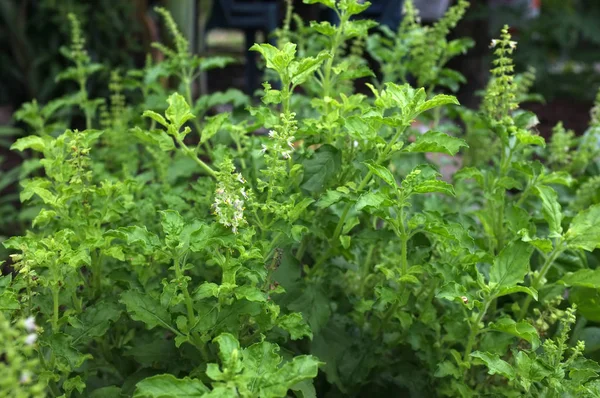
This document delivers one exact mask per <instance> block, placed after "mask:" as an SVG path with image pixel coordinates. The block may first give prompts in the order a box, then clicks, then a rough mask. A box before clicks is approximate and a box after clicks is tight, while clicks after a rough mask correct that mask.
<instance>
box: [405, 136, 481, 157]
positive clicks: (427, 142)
mask: <svg viewBox="0 0 600 398" xmlns="http://www.w3.org/2000/svg"><path fill="white" fill-rule="evenodd" d="M461 147H466V148H468V147H469V146H468V145H467V143H466V142H465V141H464V140H462V139H460V138H456V137H452V136H450V135H448V134H445V133H441V132H439V131H433V130H430V131H428V132H426V133H425V134H420V135H418V136H417V139H416V141H415V142H413V143H412V144H410V145H409V146H407V147H406V148H404V149H403V151H405V152H439V153H445V154H447V155H451V156H454V155H456V153H457V152H458V151H459V150H460V148H461Z"/></svg>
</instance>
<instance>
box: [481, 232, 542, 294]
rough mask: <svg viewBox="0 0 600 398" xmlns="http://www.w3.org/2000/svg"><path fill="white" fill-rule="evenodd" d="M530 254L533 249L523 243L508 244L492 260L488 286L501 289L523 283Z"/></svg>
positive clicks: (527, 270) (527, 269)
mask: <svg viewBox="0 0 600 398" xmlns="http://www.w3.org/2000/svg"><path fill="white" fill-rule="evenodd" d="M532 252H533V247H531V245H529V244H527V243H525V242H521V241H515V242H511V243H509V244H508V245H507V246H506V247H505V248H504V249H502V251H501V252H500V253H499V254H498V257H496V258H495V259H494V263H493V264H492V267H491V268H490V284H494V285H495V286H497V287H498V288H503V287H513V286H516V285H517V284H519V283H521V282H523V279H524V278H525V275H526V274H527V272H529V257H531V253H532Z"/></svg>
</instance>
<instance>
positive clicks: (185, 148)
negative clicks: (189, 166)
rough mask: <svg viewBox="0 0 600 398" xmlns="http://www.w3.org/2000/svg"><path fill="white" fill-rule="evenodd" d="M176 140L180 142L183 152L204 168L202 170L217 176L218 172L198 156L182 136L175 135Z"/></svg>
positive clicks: (214, 176)
mask: <svg viewBox="0 0 600 398" xmlns="http://www.w3.org/2000/svg"><path fill="white" fill-rule="evenodd" d="M175 140H176V141H177V144H179V146H180V147H181V148H182V149H183V152H184V153H185V154H186V155H188V156H189V157H190V158H192V159H193V160H194V161H195V162H196V163H197V164H198V165H199V166H200V167H201V168H202V170H204V171H205V172H206V174H208V175H209V176H211V177H213V178H217V172H216V171H214V170H213V169H212V168H211V167H210V166H209V165H207V164H206V163H204V162H203V161H202V159H200V158H199V157H198V155H197V154H196V152H195V151H193V150H191V149H190V148H189V147H188V146H187V145H185V143H184V142H183V140H182V139H181V138H179V137H175Z"/></svg>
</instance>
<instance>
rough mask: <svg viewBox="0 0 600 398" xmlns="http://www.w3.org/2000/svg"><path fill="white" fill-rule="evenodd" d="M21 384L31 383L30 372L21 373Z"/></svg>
mask: <svg viewBox="0 0 600 398" xmlns="http://www.w3.org/2000/svg"><path fill="white" fill-rule="evenodd" d="M19 382H20V383H21V384H29V383H31V372H30V371H28V370H24V371H23V372H21V378H19Z"/></svg>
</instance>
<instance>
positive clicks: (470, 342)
mask: <svg viewBox="0 0 600 398" xmlns="http://www.w3.org/2000/svg"><path fill="white" fill-rule="evenodd" d="M492 300H493V299H492V298H491V297H487V298H486V299H485V302H484V303H483V308H482V310H481V311H480V312H479V314H478V315H477V319H476V320H475V324H471V325H470V326H471V332H470V333H469V338H468V340H467V346H466V348H465V355H464V356H463V361H464V362H467V361H468V360H469V356H470V355H471V351H473V346H474V344H475V337H477V334H478V333H479V331H480V330H479V324H480V323H481V321H482V320H483V317H484V316H485V314H486V312H487V310H488V308H489V306H490V303H491V302H492Z"/></svg>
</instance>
